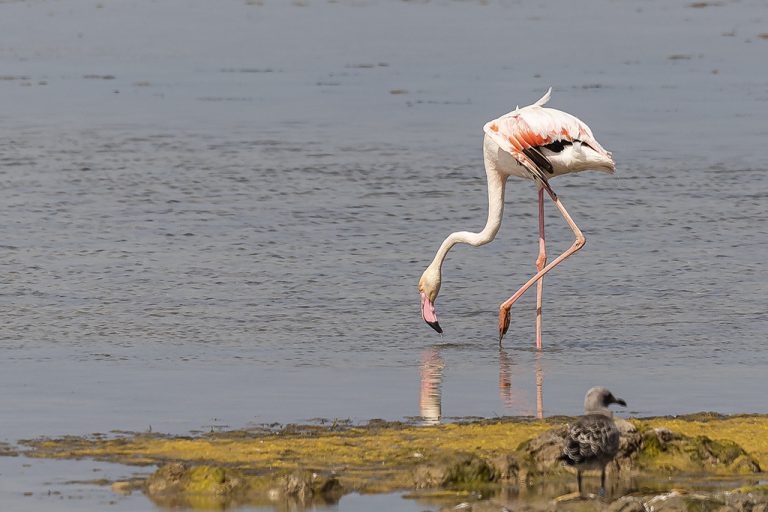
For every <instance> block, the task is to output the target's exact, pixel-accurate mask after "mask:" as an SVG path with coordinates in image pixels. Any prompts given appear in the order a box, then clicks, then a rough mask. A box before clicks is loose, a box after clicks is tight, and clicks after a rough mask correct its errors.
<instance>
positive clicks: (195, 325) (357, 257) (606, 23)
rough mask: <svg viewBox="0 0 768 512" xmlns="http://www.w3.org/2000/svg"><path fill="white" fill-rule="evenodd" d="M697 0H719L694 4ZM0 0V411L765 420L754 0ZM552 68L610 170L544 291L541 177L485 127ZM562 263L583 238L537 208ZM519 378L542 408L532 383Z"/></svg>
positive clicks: (760, 44)
mask: <svg viewBox="0 0 768 512" xmlns="http://www.w3.org/2000/svg"><path fill="white" fill-rule="evenodd" d="M699 4H703V5H704V7H691V5H699ZM691 5H689V3H687V2H666V1H650V2H643V3H641V4H636V3H625V2H611V1H600V0H594V1H590V2H583V3H580V5H579V8H578V9H576V8H571V7H568V8H565V7H561V8H552V7H551V6H548V4H546V3H532V2H514V1H489V2H479V1H478V2H474V1H449V0H435V1H431V2H430V1H424V2H406V1H395V0H391V1H386V0H359V1H353V0H348V1H341V0H340V1H338V2H326V1H320V0H317V1H311V0H309V1H306V2H292V3H289V2H271V1H269V0H265V1H263V2H262V1H235V0H231V1H230V0H227V1H221V2H217V3H216V6H215V7H214V6H213V4H212V3H211V2H204V1H202V0H200V1H196V0H193V1H185V2H181V1H179V0H172V1H166V2H151V1H148V0H147V1H145V0H140V1H137V2H116V1H103V2H92V1H86V0H73V1H68V2H56V1H52V0H48V1H45V0H40V1H35V0H28V1H18V2H13V1H11V2H9V1H2V2H0V33H1V34H2V38H0V64H2V71H0V75H1V76H0V104H2V109H0V216H1V217H0V218H2V219H3V221H2V223H0V226H1V227H0V237H1V238H0V245H1V247H0V280H1V284H2V287H1V288H0V315H2V329H1V330H0V335H1V336H2V344H0V356H1V357H0V388H1V389H2V390H3V393H2V395H0V410H2V411H3V413H2V414H3V416H2V419H0V437H2V438H3V439H5V440H6V441H11V442H13V441H16V440H18V439H19V438H22V437H29V436H34V435H48V434H64V433H74V434H83V433H89V432H97V431H108V430H110V429H125V430H139V431H141V430H147V429H150V428H152V429H153V430H159V431H166V432H175V433H184V432H188V431H190V430H195V429H203V430H207V429H211V428H222V427H233V428H234V427H242V426H246V425H249V424H253V423H262V422H274V421H277V422H295V421H307V420H310V419H312V418H318V417H321V418H345V419H346V418H350V419H353V420H359V421H363V420H366V419H370V418H376V417H383V418H387V419H398V418H403V417H410V416H419V415H424V416H425V417H427V418H429V417H433V419H434V418H437V417H438V416H440V417H443V418H445V417H458V416H467V415H479V416H485V417H487V416H493V415H520V414H525V415H529V414H535V413H536V412H537V409H541V408H542V407H543V410H542V412H543V414H545V415H549V414H577V413H579V412H580V409H581V403H582V397H583V393H584V391H585V390H586V389H587V388H588V387H590V386H592V385H595V384H603V385H606V386H609V387H610V388H611V389H612V390H614V391H615V392H616V393H617V394H618V395H620V396H622V397H624V398H625V399H626V400H627V402H628V403H629V405H630V407H629V409H628V410H629V412H630V413H631V414H635V415H656V414H675V413H683V412H690V411H698V410H716V411H721V412H736V411H749V412H767V411H768V402H766V400H765V396H766V392H768V386H766V384H765V377H764V375H765V373H766V369H767V368H768V355H766V354H767V352H766V349H765V347H766V342H768V339H767V338H768V336H766V332H768V314H767V313H766V310H768V308H767V307H766V297H768V284H766V283H767V282H768V281H767V280H766V271H765V266H764V255H765V254H766V251H768V227H767V226H768V223H766V220H767V219H766V207H767V206H768V204H767V202H766V198H767V197H768V176H767V174H766V169H768V157H766V153H765V151H764V149H763V148H764V146H765V141H766V140H767V139H768V127H767V125H766V124H765V119H766V118H768V67H766V66H765V65H764V64H762V63H764V62H765V59H766V55H768V35H766V34H765V22H766V20H768V8H766V6H765V4H764V3H763V2H760V1H748V0H741V1H732V2H723V3H718V4H715V3H712V4H705V3H698V4H691ZM550 85H552V86H553V87H554V92H553V99H552V101H551V103H550V106H552V107H554V108H559V109H563V110H566V111H569V112H572V113H574V114H576V115H578V116H579V117H581V118H582V119H584V120H585V121H586V122H587V123H589V124H590V126H591V127H592V129H593V131H594V132H595V134H596V135H597V137H598V139H599V140H600V141H601V143H602V144H603V145H604V146H605V147H607V148H608V149H610V150H612V151H613V152H614V156H615V159H616V161H617V163H618V166H617V167H618V168H617V173H616V175H615V176H605V175H603V174H597V173H596V174H590V173H587V174H582V175H578V176H567V177H564V178H560V179H558V180H555V181H554V182H553V186H554V188H555V190H557V191H558V192H559V194H560V196H561V199H562V200H563V202H564V204H565V205H566V207H567V208H568V209H569V211H570V212H571V214H572V216H573V217H574V219H575V220H576V222H577V223H578V224H579V225H580V226H581V227H582V229H583V230H584V232H585V234H586V236H587V239H588V243H587V245H586V247H585V248H584V249H583V250H582V251H581V252H579V253H578V254H576V255H575V256H574V257H572V258H571V259H569V260H568V261H567V262H565V263H564V264H563V265H561V266H560V267H558V268H557V269H556V270H554V271H553V272H552V273H551V274H549V276H548V277H547V278H546V280H545V281H546V285H545V296H544V329H545V333H544V350H543V352H542V353H541V354H540V355H537V354H536V351H535V350H534V336H533V329H534V302H533V301H534V300H535V299H534V297H535V294H533V293H529V294H528V295H526V296H525V297H524V298H523V299H522V300H521V301H519V302H518V303H517V304H516V305H515V306H514V307H513V310H512V315H513V316H512V323H511V326H510V329H509V333H508V335H507V337H506V339H505V341H504V348H503V350H502V351H500V350H499V347H498V343H497V339H496V335H497V315H498V305H499V304H500V303H501V302H503V301H504V300H505V299H506V298H507V297H509V296H510V295H511V294H512V293H513V292H514V291H515V290H516V289H517V287H518V286H519V285H520V284H522V283H523V282H525V281H526V280H527V279H528V277H529V276H530V275H531V274H532V272H533V271H534V270H535V265H534V261H535V258H536V253H537V250H538V246H537V240H538V238H537V221H536V193H535V189H534V187H533V186H532V184H530V183H527V182H522V181H512V182H511V183H510V185H509V187H508V189H507V207H506V208H507V209H506V212H505V217H504V223H503V225H502V228H501V230H500V232H499V235H498V238H497V240H496V241H495V242H494V243H492V244H490V245H487V246H484V247H482V248H471V247H467V246H459V247H457V248H455V249H454V250H453V251H452V252H451V254H450V256H449V258H448V260H447V262H446V264H445V267H444V280H443V286H442V290H441V295H440V298H439V299H438V301H437V305H438V311H439V314H440V319H441V324H442V325H443V327H444V328H445V335H444V337H442V338H441V337H439V336H438V335H437V334H435V333H434V332H433V331H432V330H431V329H429V327H428V326H426V325H425V324H424V323H423V322H422V320H421V318H420V315H419V311H418V293H417V289H416V284H417V280H418V278H419V276H420V274H421V272H422V271H423V269H424V268H425V267H426V265H427V264H428V263H429V261H430V260H431V259H432V256H433V255H434V251H435V250H436V249H437V247H438V245H439V244H440V242H441V241H442V240H443V238H444V237H445V236H446V235H447V234H448V233H450V232H451V231H456V230H480V229H481V228H482V226H483V225H484V223H485V215H486V208H487V205H486V187H485V179H484V172H483V167H482V155H481V143H482V131H481V128H482V125H483V123H484V122H486V121H487V120H489V119H492V118H494V117H497V116H498V115H500V114H502V113H504V112H506V111H509V110H511V109H513V108H514V107H515V105H516V104H521V105H525V104H528V103H530V102H533V101H535V100H536V99H537V98H539V97H540V96H541V95H542V94H543V92H544V91H545V90H546V88H547V87H548V86H550ZM547 208H548V212H547V237H548V243H549V251H550V254H551V255H552V256H553V257H554V255H556V254H557V253H558V252H559V251H562V250H564V249H566V248H567V247H568V246H569V245H570V243H571V241H572V234H571V232H570V230H569V229H568V228H567V226H566V225H565V224H564V223H563V222H562V220H561V219H560V218H559V216H558V215H557V213H556V211H555V209H554V208H552V207H551V206H550V205H547ZM537 382H538V383H539V386H538V390H539V393H538V399H539V407H538V408H537Z"/></svg>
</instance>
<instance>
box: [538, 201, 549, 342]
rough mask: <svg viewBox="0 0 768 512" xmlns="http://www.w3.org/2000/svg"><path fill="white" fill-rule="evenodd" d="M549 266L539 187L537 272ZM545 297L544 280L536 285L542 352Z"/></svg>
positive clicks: (540, 280) (539, 340) (542, 204)
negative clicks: (542, 308) (543, 301)
mask: <svg viewBox="0 0 768 512" xmlns="http://www.w3.org/2000/svg"><path fill="white" fill-rule="evenodd" d="M546 264H547V246H546V243H545V241H544V187H542V186H539V257H538V258H536V271H537V272H541V271H542V270H543V269H544V266H545V265H546ZM543 295H544V278H541V279H539V282H538V284H537V285H536V349H537V350H541V298H542V296H543Z"/></svg>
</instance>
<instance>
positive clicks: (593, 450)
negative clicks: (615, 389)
mask: <svg viewBox="0 0 768 512" xmlns="http://www.w3.org/2000/svg"><path fill="white" fill-rule="evenodd" d="M611 404H619V405H622V406H624V407H626V405H627V403H626V402H625V401H624V400H622V399H621V398H616V397H615V396H613V393H611V392H610V391H608V390H607V389H606V388H602V387H595V388H592V389H590V390H589V391H587V396H586V397H585V398H584V416H582V417H581V418H579V420H578V421H577V422H576V423H574V424H573V425H571V426H570V427H569V428H568V433H567V434H566V436H565V443H564V445H563V454H562V455H561V456H560V460H562V461H565V463H566V464H567V465H569V466H573V467H575V468H576V479H577V480H576V481H577V483H578V489H579V495H581V472H582V471H584V470H590V469H600V471H601V473H600V496H604V495H605V466H606V465H607V464H608V463H609V462H611V461H612V460H613V458H614V457H615V456H616V454H617V453H618V451H619V437H620V436H619V429H617V428H616V424H615V423H614V421H613V412H611V411H610V410H609V409H608V406H609V405H611Z"/></svg>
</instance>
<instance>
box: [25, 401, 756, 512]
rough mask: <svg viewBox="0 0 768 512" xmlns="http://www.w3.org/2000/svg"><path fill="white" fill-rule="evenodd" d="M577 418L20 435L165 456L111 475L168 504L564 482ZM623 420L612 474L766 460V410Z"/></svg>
mask: <svg viewBox="0 0 768 512" xmlns="http://www.w3.org/2000/svg"><path fill="white" fill-rule="evenodd" d="M572 420H573V418H563V417H559V418H551V419H548V420H545V421H534V420H526V419H513V418H504V419H498V420H483V421H475V422H467V423H454V424H444V425H437V426H416V425H412V424H404V423H389V422H380V421H374V422H371V423H369V424H368V425H365V426H348V425H342V426H339V425H333V426H330V427H320V426H289V427H286V428H283V429H280V430H277V431H267V430H255V431H249V430H242V431H232V432H224V433H210V434H206V435H199V436H194V437H177V436H166V435H162V434H128V435H120V436H116V437H106V436H95V437H62V438H46V439H36V440H27V441H23V442H22V444H23V445H24V446H25V447H26V448H27V451H26V452H25V454H26V455H28V456H32V457H42V458H57V459H72V458H77V459H81V458H91V459H95V460H105V461H112V462H119V463H123V464H133V465H157V466H160V469H158V470H157V471H156V472H155V473H154V474H153V475H152V476H151V477H150V478H149V479H147V480H144V481H134V482H118V483H115V486H117V488H118V489H121V490H130V489H141V490H142V491H143V492H145V493H147V494H148V496H149V497H150V498H151V499H153V500H154V501H155V502H157V503H161V504H165V505H185V506H200V507H207V506H212V505H215V504H217V503H222V502H226V503H228V504H238V503H249V504H255V503H267V502H274V501H275V500H280V499H286V498H287V497H291V498H293V499H298V500H300V501H304V502H306V501H307V500H314V501H317V500H318V499H320V500H325V501H331V502H332V501H334V500H337V499H338V498H339V497H340V496H341V495H343V494H345V493H349V492H360V493H379V492H392V491H396V490H397V491H401V490H410V492H414V490H420V491H418V492H421V493H425V492H428V493H432V494H433V495H434V496H439V495H440V493H448V494H449V495H460V494H461V493H468V492H484V493H486V494H488V493H493V492H495V490H494V489H498V488H500V487H502V486H505V487H507V488H509V487H510V486H512V487H515V488H517V489H524V488H525V487H526V486H530V485H534V484H535V483H536V482H537V481H538V482H540V481H542V480H546V481H548V482H550V481H561V482H563V485H562V487H563V488H567V486H568V485H571V484H572V483H573V482H572V480H573V478H572V476H571V475H570V474H569V473H568V472H567V470H566V469H564V468H563V467H562V466H561V465H560V464H559V463H558V462H557V460H556V459H557V456H558V455H559V454H560V450H561V445H562V434H563V432H564V429H565V428H566V425H567V423H568V421H572ZM617 423H619V426H620V429H621V431H622V448H621V453H620V455H619V456H618V457H617V460H616V461H615V462H614V464H612V466H611V467H609V476H611V477H612V478H614V477H616V476H618V475H624V476H626V475H628V474H657V475H658V474H663V475H708V476H711V477H715V476H716V477H728V476H734V475H757V474H760V472H761V471H762V468H766V467H768V416H766V415H738V416H722V415H717V414H697V415H690V416H683V417H674V418H673V417H659V418H646V419H631V420H629V421H624V420H618V421H617ZM754 481H755V482H759V481H760V479H759V478H758V479H756V480H754ZM755 489H758V490H761V489H762V488H761V487H760V486H759V485H758V486H757V487H755Z"/></svg>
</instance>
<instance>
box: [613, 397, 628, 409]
mask: <svg viewBox="0 0 768 512" xmlns="http://www.w3.org/2000/svg"><path fill="white" fill-rule="evenodd" d="M613 403H615V404H619V405H620V406H622V407H626V406H627V402H625V401H624V400H623V399H621V398H615V397H614V399H613Z"/></svg>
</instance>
